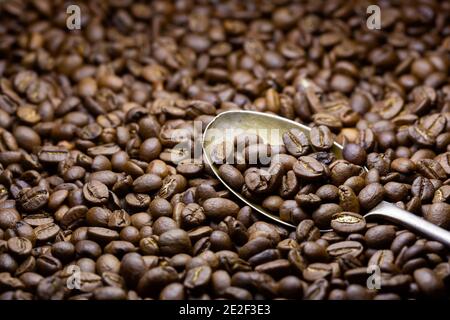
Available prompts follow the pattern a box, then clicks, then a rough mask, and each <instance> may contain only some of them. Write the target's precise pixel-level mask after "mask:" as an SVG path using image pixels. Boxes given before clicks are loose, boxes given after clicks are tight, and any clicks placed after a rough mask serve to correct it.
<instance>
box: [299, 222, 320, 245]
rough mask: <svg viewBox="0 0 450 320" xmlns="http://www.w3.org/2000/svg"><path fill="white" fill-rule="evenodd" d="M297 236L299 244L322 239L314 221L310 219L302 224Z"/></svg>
mask: <svg viewBox="0 0 450 320" xmlns="http://www.w3.org/2000/svg"><path fill="white" fill-rule="evenodd" d="M295 234H296V237H297V241H298V242H302V241H314V240H317V239H319V238H320V231H319V229H318V228H317V227H315V226H314V221H312V220H309V219H308V220H303V221H302V222H300V224H299V225H298V226H297V230H296V232H295Z"/></svg>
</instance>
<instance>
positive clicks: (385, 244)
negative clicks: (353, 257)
mask: <svg viewBox="0 0 450 320" xmlns="http://www.w3.org/2000/svg"><path fill="white" fill-rule="evenodd" d="M364 238H365V241H366V244H367V245H368V246H369V247H371V248H376V249H383V248H389V246H390V245H391V243H392V241H393V240H394V238H395V227H394V226H389V225H380V226H375V227H372V228H369V229H368V230H367V231H366V234H365V236H364Z"/></svg>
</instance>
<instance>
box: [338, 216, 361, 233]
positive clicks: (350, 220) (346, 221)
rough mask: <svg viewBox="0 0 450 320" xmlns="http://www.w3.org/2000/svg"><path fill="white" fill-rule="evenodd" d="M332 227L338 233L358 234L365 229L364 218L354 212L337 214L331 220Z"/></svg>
mask: <svg viewBox="0 0 450 320" xmlns="http://www.w3.org/2000/svg"><path fill="white" fill-rule="evenodd" d="M331 227H332V228H333V230H334V231H336V232H337V233H358V232H361V231H363V230H364V229H365V227H366V221H365V219H364V217H363V216H361V215H359V214H356V213H353V212H339V213H335V214H334V215H333V216H332V218H331Z"/></svg>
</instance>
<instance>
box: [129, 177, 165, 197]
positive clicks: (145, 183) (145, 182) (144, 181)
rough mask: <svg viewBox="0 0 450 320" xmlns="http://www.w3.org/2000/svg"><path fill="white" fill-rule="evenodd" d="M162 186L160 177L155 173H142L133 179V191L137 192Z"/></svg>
mask: <svg viewBox="0 0 450 320" xmlns="http://www.w3.org/2000/svg"><path fill="white" fill-rule="evenodd" d="M161 186H162V179H161V177H160V176H158V175H156V174H144V175H142V176H140V177H139V178H137V179H136V180H134V182H133V191H134V192H137V193H148V192H151V191H154V190H158V189H159V188H161Z"/></svg>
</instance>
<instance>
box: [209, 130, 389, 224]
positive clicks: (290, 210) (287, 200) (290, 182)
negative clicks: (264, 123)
mask: <svg viewBox="0 0 450 320" xmlns="http://www.w3.org/2000/svg"><path fill="white" fill-rule="evenodd" d="M282 137H283V144H282V145H271V144H266V143H264V139H263V138H261V137H260V136H258V135H256V134H242V135H239V136H236V137H235V148H234V153H235V154H234V156H233V157H232V160H233V161H232V162H233V163H236V165H234V166H233V165H230V164H228V163H224V164H222V165H220V167H219V174H220V176H221V178H222V179H223V180H224V181H225V182H226V183H227V184H228V185H229V186H230V187H232V188H233V189H236V190H238V192H240V193H241V194H242V195H244V196H245V197H246V198H247V199H248V200H249V201H251V202H253V203H257V204H260V205H261V206H262V207H263V208H264V209H266V210H267V211H269V212H270V213H273V214H275V215H278V216H279V217H280V218H281V219H282V220H284V221H286V222H289V223H293V224H294V225H297V224H299V223H300V222H301V221H303V220H305V219H310V218H312V219H313V220H314V222H315V224H316V225H317V226H318V227H319V228H321V229H329V228H330V225H331V220H332V218H333V215H334V214H336V213H338V212H342V211H344V212H353V213H359V212H360V210H361V209H360V208H362V209H372V208H373V207H375V206H376V205H377V204H378V203H379V202H380V201H381V200H382V199H383V196H384V194H385V191H384V188H383V186H382V185H381V184H379V183H378V182H376V183H375V182H374V183H370V185H367V186H366V180H365V179H364V174H365V172H364V169H363V168H362V167H361V166H359V165H357V164H353V163H351V162H349V161H347V160H338V159H336V156H335V154H334V153H333V152H331V150H330V149H331V148H332V147H333V142H334V135H333V134H332V132H331V131H330V129H328V127H326V126H323V125H319V126H315V127H313V128H312V129H311V132H310V133H309V134H305V133H304V132H303V131H301V130H299V129H290V130H288V131H287V132H285V133H284V134H283V135H282ZM224 148H226V146H224V144H219V146H218V147H216V149H219V150H220V149H224ZM318 150H320V151H318ZM314 151H316V152H314ZM344 153H345V155H346V156H347V158H350V159H351V160H352V161H353V162H357V163H360V164H363V163H365V160H366V154H365V151H364V149H363V148H361V147H360V146H359V145H356V144H347V145H346V147H345V152H344ZM218 155H227V157H228V152H226V151H225V152H215V153H214V155H213V159H214V161H215V162H219V161H220V162H221V163H223V162H222V161H226V160H227V159H226V158H227V157H225V158H224V157H218ZM228 158H229V157H228ZM239 159H242V161H238V160H239ZM263 163H266V164H267V165H269V166H267V165H266V166H264V165H263ZM363 190H364V191H363ZM393 192H397V191H393ZM358 194H359V195H360V198H359V199H358ZM322 202H323V203H322ZM353 216H355V217H356V216H358V217H359V219H361V221H363V220H364V218H362V217H361V216H360V215H353ZM339 225H341V224H339ZM364 227H365V224H364V225H363V226H362V228H364Z"/></svg>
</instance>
